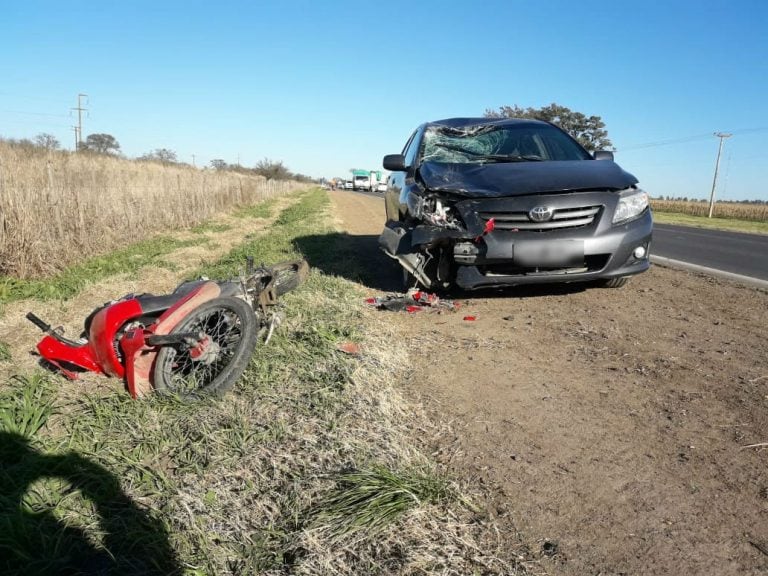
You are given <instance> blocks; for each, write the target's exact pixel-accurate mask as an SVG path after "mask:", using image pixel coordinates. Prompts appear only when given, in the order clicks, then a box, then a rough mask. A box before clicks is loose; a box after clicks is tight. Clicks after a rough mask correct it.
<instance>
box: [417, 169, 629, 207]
mask: <svg viewBox="0 0 768 576" xmlns="http://www.w3.org/2000/svg"><path fill="white" fill-rule="evenodd" d="M419 176H420V177H421V180H422V181H423V183H424V185H425V186H426V187H427V188H429V189H430V190H435V191H443V192H452V193H455V194H460V195H462V196H467V197H470V198H477V197H480V198H482V197H502V196H521V195H524V194H540V193H544V192H566V191H570V190H623V189H625V188H628V187H630V186H632V185H633V184H637V178H635V177H634V176H633V175H632V174H630V173H629V172H625V171H624V170H622V169H621V167H619V165H618V164H616V163H615V162H611V161H608V160H573V161H550V162H511V163H491V164H451V163H444V162H424V163H423V164H421V166H420V167H419Z"/></svg>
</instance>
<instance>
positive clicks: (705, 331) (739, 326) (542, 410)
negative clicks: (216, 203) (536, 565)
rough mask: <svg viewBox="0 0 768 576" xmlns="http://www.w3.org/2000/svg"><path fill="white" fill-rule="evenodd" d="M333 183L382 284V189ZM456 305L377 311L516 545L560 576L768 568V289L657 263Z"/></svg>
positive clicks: (454, 464)
mask: <svg viewBox="0 0 768 576" xmlns="http://www.w3.org/2000/svg"><path fill="white" fill-rule="evenodd" d="M331 195H332V199H333V202H334V205H335V208H336V213H337V215H338V218H339V219H340V221H341V222H342V226H343V227H344V229H345V230H346V231H347V232H348V234H349V244H350V246H351V247H352V248H351V249H352V251H353V253H354V254H355V255H356V257H358V258H359V259H360V263H361V266H363V267H365V268H367V270H368V272H369V274H368V276H367V278H369V281H368V282H367V284H368V286H369V287H370V288H371V290H372V291H382V290H391V289H392V288H393V287H394V283H395V282H394V280H393V279H394V278H396V275H397V274H398V272H397V267H396V265H395V263H394V262H392V261H390V260H389V259H387V258H386V257H385V256H383V255H381V253H380V252H378V251H376V250H375V238H376V236H378V233H379V232H380V231H381V227H382V225H383V221H384V214H383V203H382V201H381V200H380V199H379V198H374V197H369V196H363V195H360V194H355V193H351V192H340V191H339V192H332V193H331ZM355 247H357V251H355ZM372 249H373V250H372ZM464 310H465V311H463V312H462V313H458V314H455V313H454V314H441V315H434V314H423V313H422V314H417V315H413V316H408V315H400V314H396V313H387V312H382V313H381V314H382V316H381V318H382V321H387V322H391V323H393V324H395V325H396V326H398V327H399V328H400V334H401V337H402V338H403V340H405V341H406V342H407V343H408V344H409V350H410V355H411V357H410V361H411V362H412V364H413V374H412V377H411V378H410V379H409V381H408V382H405V383H404V386H405V387H406V388H407V390H408V391H409V392H410V393H412V394H414V395H415V396H416V397H418V398H419V399H421V400H422V401H424V402H425V403H426V404H427V406H428V408H429V410H430V412H431V413H432V414H433V416H434V417H435V418H439V419H441V420H443V421H445V422H448V423H450V424H451V425H452V428H453V429H454V430H455V432H456V436H455V438H454V439H453V440H452V442H447V443H446V445H445V446H443V451H442V454H443V456H442V457H443V458H444V460H445V462H446V463H447V464H448V465H449V466H450V468H451V469H452V470H453V471H454V473H456V474H459V475H461V476H462V477H464V478H467V479H470V480H471V481H473V482H477V483H482V484H484V485H486V486H488V487H491V489H492V493H493V495H494V496H493V498H492V502H489V503H488V506H489V507H490V509H491V510H492V511H493V513H494V514H496V515H497V516H498V517H499V520H500V521H501V522H503V523H506V525H507V527H508V528H509V529H510V532H509V533H510V543H511V544H512V543H513V541H514V544H515V545H517V538H516V537H515V536H514V533H515V530H519V531H520V533H521V535H522V539H523V542H524V543H525V544H526V545H527V546H528V547H529V548H530V550H531V552H532V553H533V554H534V555H537V554H540V555H541V562H542V567H543V568H544V569H545V570H546V571H547V572H549V573H552V574H563V575H574V576H575V575H583V574H659V575H666V574H670V575H671V574H742V575H743V574H758V573H765V571H766V570H768V474H767V473H766V464H768V449H766V448H762V447H756V448H745V446H748V445H751V444H757V443H764V442H768V341H767V340H766V338H765V334H766V332H765V327H766V326H768V294H766V293H765V292H761V291H759V290H755V289H751V288H745V287H742V286H739V285H736V284H733V283H730V282H727V281H722V280H716V279H713V278H708V277H706V276H702V275H698V274H693V273H688V272H682V271H676V270H671V269H665V268H661V267H658V266H655V267H653V268H652V270H651V271H650V272H648V273H646V274H644V275H641V276H640V277H637V278H635V279H633V280H632V281H631V282H630V283H629V284H628V285H627V286H626V287H625V288H623V289H621V290H606V289H598V288H589V289H580V288H578V287H574V288H570V289H552V288H549V289H526V290H508V291H505V292H502V293H499V294H494V295H490V296H489V295H488V294H484V295H479V296H474V297H472V298H470V299H468V300H467V302H466V304H465V308H464ZM466 314H472V315H474V316H476V318H477V319H476V321H474V322H468V321H464V320H463V317H464V316H465V315H466ZM448 444H450V445H448ZM547 543H548V544H547ZM545 549H546V551H547V554H544V550H545Z"/></svg>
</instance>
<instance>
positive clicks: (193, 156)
mask: <svg viewBox="0 0 768 576" xmlns="http://www.w3.org/2000/svg"><path fill="white" fill-rule="evenodd" d="M192 166H194V167H195V168H197V164H195V155H194V154H192Z"/></svg>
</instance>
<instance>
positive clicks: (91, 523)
mask: <svg viewBox="0 0 768 576" xmlns="http://www.w3.org/2000/svg"><path fill="white" fill-rule="evenodd" d="M328 206H329V199H328V197H327V195H326V194H325V193H324V192H322V191H320V190H312V191H308V192H305V193H303V194H301V195H300V197H299V201H298V202H297V203H296V204H294V205H293V206H291V207H290V208H287V209H285V210H283V211H282V213H281V214H280V216H279V217H278V218H277V220H276V221H275V222H274V224H273V225H272V226H271V227H270V228H269V229H268V230H266V231H265V233H263V234H261V235H258V236H253V237H251V238H247V239H246V240H245V242H244V243H243V244H242V245H240V246H237V247H234V248H233V249H232V250H231V252H230V253H229V254H227V255H226V256H225V257H223V258H222V259H221V260H220V261H219V262H216V263H212V264H209V265H206V266H203V267H202V268H201V269H200V270H199V271H198V272H199V273H204V274H207V275H209V276H210V277H226V276H229V275H232V274H236V273H237V272H238V270H239V269H240V267H241V266H242V264H243V261H244V256H245V255H253V256H254V257H255V258H256V261H257V262H260V261H264V262H266V263H273V262H278V261H281V260H285V259H289V258H295V257H297V256H299V255H300V254H298V252H297V246H299V245H300V243H298V242H297V239H300V238H305V237H318V236H322V235H326V234H332V230H330V228H329V226H328V224H327V222H328V218H327V208H328ZM362 297H363V295H362V293H361V291H360V289H359V287H358V286H356V285H355V284H353V283H352V282H349V281H347V280H345V279H344V278H342V277H336V276H327V275H323V274H320V273H318V272H316V271H315V272H313V273H312V274H311V275H310V277H309V279H308V280H307V281H306V282H305V284H304V285H302V286H301V287H300V288H299V289H298V290H296V291H294V292H291V293H289V294H287V295H286V296H285V297H283V298H282V303H283V305H282V310H281V314H282V315H283V316H284V321H283V324H282V326H281V327H280V329H279V330H278V331H277V332H276V333H275V335H274V337H273V339H272V341H271V342H270V343H269V345H268V346H263V345H259V346H258V347H257V349H256V352H255V354H254V356H253V359H252V361H251V363H250V365H249V367H248V368H247V370H246V372H245V374H244V376H243V378H242V379H241V380H240V381H239V382H238V384H237V386H236V387H235V389H234V390H233V391H232V392H231V393H230V394H228V395H227V396H226V397H225V398H223V399H209V400H204V401H201V402H197V403H183V402H181V401H178V400H176V399H174V398H168V397H160V396H150V397H149V398H146V399H143V400H140V401H134V400H132V399H131V398H130V397H129V395H128V394H127V393H126V391H125V390H124V389H123V386H122V385H121V383H120V382H119V381H118V380H116V379H112V380H109V381H106V382H107V383H108V385H109V386H111V390H109V389H108V390H104V389H98V390H92V389H90V388H89V387H88V385H85V384H72V383H66V382H63V381H61V380H59V379H58V378H53V377H51V376H48V375H45V376H43V375H35V376H32V377H27V378H16V379H13V380H12V381H10V382H8V383H6V386H5V389H4V390H5V391H4V393H3V394H2V396H0V573H3V574H15V573H18V574H36V573H38V574H45V573H59V572H62V571H63V570H64V567H65V566H70V567H71V566H72V565H73V563H74V565H75V566H76V567H77V568H78V569H82V571H87V570H86V568H82V567H81V566H80V565H78V564H77V562H78V561H79V560H80V559H82V558H84V557H90V558H92V559H93V561H94V562H96V563H97V565H98V566H101V567H102V568H104V567H106V568H105V570H107V571H111V572H110V573H115V574H129V575H130V574H148V573H152V574H182V573H183V574H188V575H192V574H195V575H198V574H199V575H203V574H263V573H270V574H291V573H302V574H323V573H329V572H332V573H334V574H347V575H350V576H351V575H354V574H395V573H405V572H408V573H424V574H428V573H430V572H431V571H434V572H446V573H461V574H472V573H484V574H501V573H505V574H506V573H511V570H510V569H509V568H510V566H511V565H510V564H507V563H502V562H501V561H498V560H497V559H496V558H495V557H493V556H489V555H487V554H484V553H483V552H481V551H480V550H479V548H478V546H477V544H473V542H474V540H473V538H474V536H473V534H471V533H470V532H467V528H466V527H467V526H470V525H472V524H474V522H473V521H471V520H469V518H470V517H472V518H474V516H471V515H470V516H467V515H466V514H465V512H466V509H464V508H462V507H461V506H459V507H458V508H457V507H455V506H454V504H455V502H456V497H457V493H456V491H455V489H454V488H453V487H452V484H451V483H450V482H449V481H448V480H446V479H445V478H444V477H442V476H441V475H440V474H439V473H437V472H435V470H434V468H433V467H432V466H431V465H429V463H428V461H427V460H426V459H425V458H424V457H423V456H421V455H420V453H419V451H418V450H416V449H415V448H414V446H413V445H412V443H413V439H412V431H413V422H412V420H411V419H410V418H411V410H410V409H409V408H408V406H406V405H400V404H398V402H402V401H400V400H398V396H397V393H396V392H395V391H394V389H393V388H392V387H391V384H390V382H391V381H392V379H393V378H397V377H398V376H397V375H398V374H399V371H401V370H403V369H404V367H403V366H402V365H400V364H399V360H398V359H397V358H398V357H397V356H392V357H390V356H388V355H387V354H388V353H387V352H386V350H382V351H380V352H376V351H375V350H376V345H377V343H376V342H374V341H372V340H371V338H375V337H377V336H373V335H372V333H371V332H370V329H369V328H366V324H365V322H366V320H365V318H364V314H365V313H370V312H366V310H365V309H364V307H363V305H362ZM350 340H351V341H356V342H360V343H361V346H362V347H363V350H366V349H367V348H366V346H368V347H370V349H371V352H366V353H365V354H364V355H363V357H358V358H355V357H350V356H348V355H345V354H340V353H339V352H338V351H337V346H338V344H339V343H340V342H344V341H350ZM361 370H363V371H362V372H361ZM58 386H61V387H62V389H67V390H68V393H67V394H59V389H58V388H57V387H58ZM75 391H77V393H73V392H75ZM419 429H421V428H419ZM452 506H454V507H453V508H451V507H452ZM449 509H450V512H449V511H448V510H449ZM462 510H464V512H463V511H462ZM467 542H468V543H467ZM448 549H450V550H451V553H450V555H446V554H445V552H444V551H445V550H448ZM475 558H480V561H479V563H478V562H476V561H475ZM91 569H92V568H91Z"/></svg>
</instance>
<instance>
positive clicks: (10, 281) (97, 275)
mask: <svg viewBox="0 0 768 576" xmlns="http://www.w3.org/2000/svg"><path fill="white" fill-rule="evenodd" d="M207 242H208V240H207V239H206V238H204V237H201V238H196V239H194V240H175V239H173V238H169V237H166V236H159V237H156V238H152V239H149V240H145V241H142V242H138V243H136V244H132V245H130V246H128V247H126V248H124V249H123V250H118V251H116V252H112V253H110V254H105V255H103V256H98V257H96V258H90V259H88V260H86V261H85V262H83V263H82V264H78V265H76V266H71V267H69V268H67V269H65V270H63V271H62V272H61V273H59V274H57V275H56V276H53V277H51V278H46V279H39V280H37V279H36V280H23V279H19V278H10V277H7V276H4V277H0V304H2V303H7V302H12V301H14V300H23V299H27V298H33V299H37V300H66V299H68V298H71V297H73V296H75V295H76V294H77V293H78V292H79V291H80V290H82V289H83V288H84V287H85V286H87V285H88V284H92V283H94V282H97V281H99V280H102V279H104V278H107V277H109V276H113V275H115V274H130V273H133V272H136V271H137V270H138V269H139V268H142V267H144V266H148V265H150V264H158V263H159V262H161V259H162V257H163V256H165V255H166V254H169V253H170V252H172V251H174V250H177V249H179V248H183V247H185V246H199V245H205V244H206V243H207Z"/></svg>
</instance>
